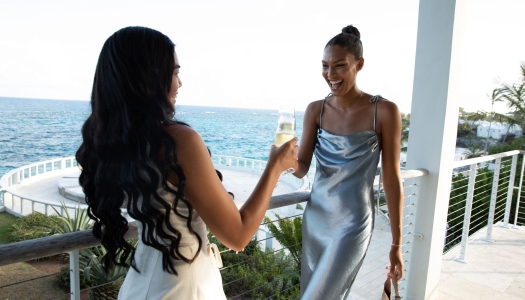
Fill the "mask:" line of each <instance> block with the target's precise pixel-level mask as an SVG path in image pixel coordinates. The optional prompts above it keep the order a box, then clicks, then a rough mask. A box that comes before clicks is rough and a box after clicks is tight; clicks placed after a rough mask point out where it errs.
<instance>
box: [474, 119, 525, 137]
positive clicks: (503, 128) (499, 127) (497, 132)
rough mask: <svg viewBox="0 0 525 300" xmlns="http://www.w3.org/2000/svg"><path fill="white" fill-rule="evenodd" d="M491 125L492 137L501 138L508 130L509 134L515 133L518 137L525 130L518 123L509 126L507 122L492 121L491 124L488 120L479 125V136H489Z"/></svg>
mask: <svg viewBox="0 0 525 300" xmlns="http://www.w3.org/2000/svg"><path fill="white" fill-rule="evenodd" d="M489 127H490V137H491V138H493V139H499V138H501V137H502V136H504V135H505V134H506V133H507V130H508V133H509V134H514V135H516V136H517V137H518V136H521V135H522V134H523V130H522V129H521V127H519V126H518V125H513V126H511V127H510V128H509V125H508V124H507V123H500V122H492V124H491V123H489V122H487V121H483V122H480V124H479V126H478V130H477V136H478V137H487V135H489Z"/></svg>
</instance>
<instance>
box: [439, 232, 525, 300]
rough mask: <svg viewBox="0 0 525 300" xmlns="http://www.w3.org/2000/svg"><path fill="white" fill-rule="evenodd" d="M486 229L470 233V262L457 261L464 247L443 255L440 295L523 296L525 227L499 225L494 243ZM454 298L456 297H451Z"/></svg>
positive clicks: (476, 296)
mask: <svg viewBox="0 0 525 300" xmlns="http://www.w3.org/2000/svg"><path fill="white" fill-rule="evenodd" d="M485 237H486V230H485V229H483V230H480V231H479V232H477V233H476V234H474V235H473V236H471V237H470V241H469V243H468V245H467V252H466V255H467V260H468V263H466V264H464V263H461V262H457V261H454V258H455V257H458V256H459V254H460V247H459V246H458V247H456V248H455V249H452V250H451V251H449V252H448V253H447V254H445V255H444V256H443V264H442V268H441V280H440V282H439V293H438V295H437V298H436V299H449V298H447V296H449V295H450V296H452V297H456V298H459V299H523V298H524V295H525V259H523V257H525V227H520V228H519V229H506V228H502V227H501V226H497V225H495V226H494V228H493V234H492V237H493V239H494V240H495V241H494V242H493V243H490V242H486V241H484V238H485ZM450 299H454V298H450Z"/></svg>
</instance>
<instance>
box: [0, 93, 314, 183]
mask: <svg viewBox="0 0 525 300" xmlns="http://www.w3.org/2000/svg"><path fill="white" fill-rule="evenodd" d="M90 113H91V108H90V106H89V102H87V101H65V100H42V99H20V98H0V177H1V176H2V175H3V174H5V173H6V172H8V171H9V170H12V169H14V168H17V167H20V166H23V165H27V164H29V163H34V162H38V161H43V160H47V159H52V158H57V157H66V156H74V155H75V152H76V151H77V149H78V147H79V146H80V143H81V142H82V136H81V134H80V128H81V127H82V124H83V123H84V121H85V120H86V118H87V117H88V116H89V114H90ZM303 116H304V113H303V112H297V113H296V117H297V136H299V137H300V136H301V133H302V124H303ZM175 117H176V118H177V119H178V120H180V121H183V122H186V123H188V124H189V125H190V126H191V127H193V128H194V129H195V130H196V131H197V132H199V133H200V134H201V136H202V138H203V139H204V142H205V143H206V145H207V146H208V147H209V148H210V150H211V152H212V154H223V155H232V156H240V157H246V158H252V159H262V160H267V159H268V151H269V147H270V145H271V144H272V143H273V138H274V133H275V128H276V127H277V110H263V109H246V108H224V107H205V106H184V105H181V106H177V112H176V115H175Z"/></svg>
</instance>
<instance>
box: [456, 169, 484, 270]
mask: <svg viewBox="0 0 525 300" xmlns="http://www.w3.org/2000/svg"><path fill="white" fill-rule="evenodd" d="M477 166H478V165H477V164H472V165H470V172H469V178H468V191H467V203H466V204H465V217H464V218H463V235H462V237H461V255H460V256H459V257H457V258H455V260H457V261H459V262H462V263H467V262H468V260H467V243H468V233H469V230H470V214H471V212H472V199H473V198H474V186H475V183H476V173H477V170H476V167H477Z"/></svg>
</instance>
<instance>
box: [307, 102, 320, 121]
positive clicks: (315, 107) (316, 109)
mask: <svg viewBox="0 0 525 300" xmlns="http://www.w3.org/2000/svg"><path fill="white" fill-rule="evenodd" d="M323 101H324V100H317V101H313V102H310V104H308V106H307V107H306V110H305V112H304V117H305V118H308V119H313V120H317V119H318V118H319V114H320V113H321V106H322V105H323Z"/></svg>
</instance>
